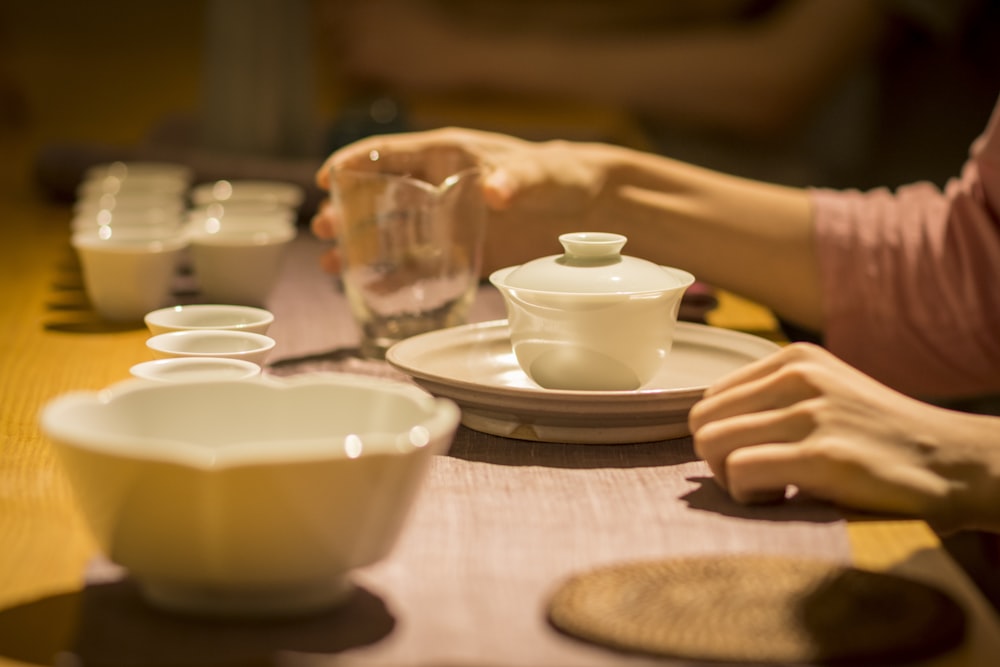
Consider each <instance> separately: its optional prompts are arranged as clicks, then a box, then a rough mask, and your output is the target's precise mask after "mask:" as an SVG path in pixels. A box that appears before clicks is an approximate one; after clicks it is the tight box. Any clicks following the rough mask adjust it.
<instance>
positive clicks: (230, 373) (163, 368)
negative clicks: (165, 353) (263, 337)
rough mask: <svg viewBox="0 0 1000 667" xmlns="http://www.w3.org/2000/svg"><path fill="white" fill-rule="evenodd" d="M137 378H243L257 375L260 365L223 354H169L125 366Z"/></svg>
mask: <svg viewBox="0 0 1000 667" xmlns="http://www.w3.org/2000/svg"><path fill="white" fill-rule="evenodd" d="M129 371H130V372H131V374H132V375H133V376H135V377H137V378H145V379H147V380H158V381H160V382H198V381H208V380H245V379H247V378H252V377H257V376H258V375H260V366H258V365H257V364H255V363H253V362H252V361H246V360H244V359H226V358H225V357H170V358H167V359H154V360H153V361H143V362H142V363H138V364H136V365H134V366H132V368H130V369H129Z"/></svg>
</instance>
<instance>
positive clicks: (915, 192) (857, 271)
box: [812, 100, 1000, 398]
mask: <svg viewBox="0 0 1000 667" xmlns="http://www.w3.org/2000/svg"><path fill="white" fill-rule="evenodd" d="M812 197H813V206H814V213H815V219H816V234H817V243H818V248H819V257H820V272H821V279H822V289H823V311H824V316H825V322H826V326H825V340H826V345H827V347H828V348H829V349H830V350H831V351H832V352H833V353H834V354H836V355H838V356H839V357H841V358H842V359H844V360H845V361H847V362H848V363H850V364H851V365H853V366H855V367H856V368H858V369H860V370H862V371H864V372H865V373H868V374H869V375H872V376H873V377H875V378H876V379H878V380H881V381H882V382H884V383H886V384H888V385H890V386H893V387H895V388H897V389H899V390H901V391H905V392H907V393H909V394H912V395H916V396H921V397H925V398H943V397H960V396H972V395H977V394H989V393H997V392H1000V100H998V104H997V106H996V107H995V108H994V110H993V116H992V118H991V119H990V122H989V124H988V126H987V128H986V131H985V132H984V133H983V135H982V136H980V137H979V139H977V140H976V142H975V143H974V144H973V145H972V149H971V151H970V157H969V160H968V161H967V162H966V164H965V166H964V167H963V169H962V175H961V177H960V178H954V179H952V180H951V181H949V182H948V184H947V185H946V186H945V188H944V191H943V192H942V191H941V190H940V189H938V188H937V187H935V186H934V185H932V184H930V183H916V184H913V185H908V186H904V187H901V188H899V189H898V190H897V191H896V192H895V193H892V192H890V191H889V190H887V189H884V188H882V189H876V190H872V191H870V192H858V191H856V190H850V191H832V190H820V189H815V190H812Z"/></svg>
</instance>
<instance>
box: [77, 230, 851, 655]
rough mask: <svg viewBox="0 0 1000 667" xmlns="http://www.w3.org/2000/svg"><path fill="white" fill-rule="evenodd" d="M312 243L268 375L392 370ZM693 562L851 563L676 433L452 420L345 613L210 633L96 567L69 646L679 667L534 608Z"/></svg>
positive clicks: (292, 268)
mask: <svg viewBox="0 0 1000 667" xmlns="http://www.w3.org/2000/svg"><path fill="white" fill-rule="evenodd" d="M322 250H323V246H322V245H321V244H320V243H319V242H316V241H314V240H312V239H311V238H308V237H304V238H303V237H300V239H299V240H298V241H297V242H296V243H295V244H294V245H293V247H292V249H291V251H290V253H289V255H288V258H287V263H286V270H285V272H284V274H283V278H282V282H281V284H279V285H278V287H277V289H276V290H275V293H274V295H273V298H272V300H271V303H270V304H269V307H270V308H271V310H272V311H274V313H275V318H276V319H275V324H274V326H273V327H272V331H271V334H272V335H273V336H274V337H275V338H276V340H277V341H278V345H277V347H276V349H275V353H274V356H273V357H272V364H271V368H270V369H269V371H268V372H271V373H274V374H280V375H289V374H295V373H299V372H307V371H311V370H333V371H345V372H356V373H375V374H385V375H398V374H397V372H396V371H394V370H392V369H390V368H389V367H388V366H386V365H384V364H383V363H380V362H372V361H362V360H359V359H356V358H354V357H353V356H352V355H351V350H352V349H353V346H354V345H355V344H356V341H357V332H356V329H355V328H354V325H353V322H352V321H351V320H350V318H349V315H348V314H347V311H346V306H345V303H344V301H343V297H342V296H341V295H340V294H339V293H338V291H337V289H336V286H335V282H334V280H333V279H331V278H329V277H327V276H324V275H323V274H322V273H320V271H319V269H318V262H317V258H318V255H319V253H320V252H322ZM491 289H492V288H483V290H482V291H481V295H480V299H479V300H478V301H477V304H476V307H475V308H474V311H473V319H475V320H484V319H494V318H496V317H498V316H502V313H503V311H502V303H501V302H500V301H499V298H498V297H496V296H495V295H494V294H491ZM704 553H774V554H787V555H793V556H802V557H819V558H825V559H829V560H834V561H839V562H844V563H846V562H849V560H850V548H849V544H848V541H847V535H846V531H845V529H844V523H843V521H842V520H841V518H840V516H839V515H838V513H837V512H836V511H835V510H833V509H831V508H830V507H828V506H826V505H823V504H819V503H815V502H811V501H809V500H807V499H804V498H792V499H791V500H790V501H789V502H786V503H784V504H781V505H776V506H766V507H743V506H741V505H738V504H736V503H734V502H733V501H731V500H730V499H729V498H728V496H727V495H726V494H725V493H724V492H722V491H721V490H720V489H719V487H718V486H716V485H715V483H714V481H713V480H712V479H711V474H710V472H709V470H708V468H707V466H706V465H705V463H704V462H703V461H701V460H699V459H698V458H697V457H696V456H695V455H694V452H693V448H692V443H691V440H690V438H682V439H677V440H671V441H663V442H653V443H643V444H629V445H568V444H558V443H536V442H528V441H519V440H512V439H507V438H501V437H497V436H493V435H488V434H484V433H479V432H476V431H472V430H470V429H467V428H465V427H461V428H460V429H459V431H458V433H457V434H456V437H455V441H454V443H453V445H452V448H451V450H450V452H449V453H448V455H447V456H439V457H436V458H435V460H434V461H433V463H432V465H431V468H430V471H429V476H428V479H427V482H426V484H425V486H424V488H423V489H422V492H421V494H420V495H419V497H418V500H417V501H416V503H415V505H414V507H413V508H412V513H411V515H410V518H409V521H408V523H407V525H406V527H405V529H404V531H403V534H402V535H401V537H400V540H399V542H398V544H397V546H396V548H395V549H394V551H393V552H392V554H391V555H390V556H389V557H388V558H387V559H385V560H384V561H382V562H380V563H377V564H375V565H373V566H370V567H368V568H365V569H363V570H359V571H358V572H356V573H355V577H354V578H355V581H356V583H357V584H358V586H359V591H358V593H357V595H356V596H355V597H354V599H352V601H351V602H350V603H349V604H348V605H347V606H346V607H345V608H343V609H341V610H339V611H335V612H331V614H328V615H321V616H320V617H317V618H314V619H311V620H302V621H300V622H299V625H297V626H296V625H294V623H292V624H291V625H290V624H289V623H279V624H277V625H276V626H267V625H266V624H265V625H260V624H258V625H256V626H254V625H253V624H249V625H248V624H246V623H239V622H232V623H225V622H222V623H218V624H215V625H214V626H210V628H211V632H210V633H209V631H208V630H206V629H205V627H204V624H201V625H199V624H197V623H194V622H191V621H184V620H179V619H170V618H168V617H166V616H165V615H161V614H157V613H155V612H154V611H152V610H143V609H142V606H141V605H140V604H138V603H137V602H136V601H135V599H134V598H135V595H134V591H130V590H128V589H123V588H121V586H120V585H119V584H114V583H108V582H109V581H111V582H113V581H114V580H116V579H118V578H120V576H121V573H120V572H117V571H115V570H114V569H112V568H109V567H108V566H107V565H106V564H102V563H100V562H97V563H95V565H94V567H93V568H91V572H90V574H89V578H90V581H91V586H90V588H89V589H88V591H87V592H86V594H85V604H84V605H83V607H84V611H85V613H84V615H83V621H82V624H81V632H80V633H79V635H78V636H79V642H80V643H81V646H80V647H79V648H80V650H81V653H82V655H90V656H92V657H93V656H103V657H104V658H105V659H108V660H110V661H111V662H122V663H125V664H127V663H130V662H132V663H141V662H143V661H144V660H149V659H150V657H151V653H150V651H153V650H156V651H157V653H156V654H155V655H156V656H157V657H158V658H160V659H163V660H166V661H168V662H169V661H170V660H171V659H175V660H178V661H180V660H183V659H185V658H190V657H191V656H192V655H196V656H198V657H199V658H202V659H203V658H205V657H206V655H208V654H207V653H206V651H208V653H211V654H212V655H216V654H218V655H217V657H218V659H219V660H221V659H222V658H225V659H226V660H227V661H228V660H232V659H235V658H239V659H241V660H246V659H250V658H254V659H260V658H262V657H263V655H264V654H274V655H278V654H280V655H283V656H284V659H283V660H281V662H282V663H284V662H285V661H286V660H287V661H290V663H291V664H315V665H326V664H330V665H333V664H336V665H393V666H403V665H532V666H533V667H539V666H545V665H560V666H567V665H588V666H589V665H595V666H596V665H611V664H614V665H620V664H637V665H641V664H680V663H677V662H671V661H663V660H655V659H652V658H644V657H639V656H625V655H622V654H620V653H617V652H614V651H610V650H606V649H603V648H599V647H596V646H591V645H589V644H586V643H583V642H580V641H577V640H575V639H572V638H569V637H567V636H564V635H562V634H560V633H559V632H558V631H556V630H555V629H553V628H552V627H551V626H550V625H549V624H548V623H547V621H546V619H545V603H546V600H547V598H548V595H549V594H550V593H551V592H552V591H553V590H554V588H555V587H556V586H557V585H558V584H559V583H560V582H561V581H562V580H563V579H564V578H566V577H568V576H569V575H571V574H574V573H577V572H580V571H583V570H586V569H588V568H591V567H594V566H599V565H605V564H609V563H615V562H620V561H627V560H634V559H651V558H664V557H670V556H683V555H692V554H704ZM88 606H89V607H90V608H91V609H93V610H94V612H93V613H90V614H88V613H86V609H87V608H88ZM115 619H117V621H116V620H115ZM137 625H138V627H140V628H141V630H140V631H139V636H142V637H145V639H146V641H145V642H144V643H139V642H137V641H136V640H135V634H134V632H135V627H136V626H137ZM130 627H131V628H133V634H132V635H129V634H128V628H130ZM255 627H256V629H254V628H255ZM155 628H159V630H156V629H155ZM114 637H117V639H113V638H114ZM128 637H131V639H129V638H128ZM168 638H169V639H168ZM151 647H158V648H156V649H153V648H151ZM209 647H211V648H209ZM220 651H221V652H222V653H219V652H220ZM226 651H228V652H226ZM213 652H214V653H213ZM111 658H117V659H111ZM270 659H271V658H268V660H270ZM158 661H159V660H157V661H154V662H158ZM147 664H150V663H148V662H147Z"/></svg>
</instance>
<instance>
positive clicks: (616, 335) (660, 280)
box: [490, 232, 694, 391]
mask: <svg viewBox="0 0 1000 667" xmlns="http://www.w3.org/2000/svg"><path fill="white" fill-rule="evenodd" d="M626 241H627V239H626V237H624V236H622V235H621V234H610V233H604V232H576V233H572V234H563V235H561V236H560V237H559V242H560V243H561V244H562V246H563V248H564V249H565V251H566V252H565V254H563V255H552V256H549V257H542V258H540V259H536V260H532V261H530V262H527V263H525V264H521V265H518V266H511V267H507V268H504V269H500V270H498V271H495V272H494V273H493V274H491V275H490V282H491V283H493V285H494V286H496V287H497V289H499V290H500V292H501V294H503V297H504V301H505V302H506V305H507V316H508V319H509V320H510V335H511V345H512V347H513V350H514V354H515V356H516V357H517V361H518V364H519V365H520V366H521V369H522V370H524V372H525V373H526V374H527V375H528V377H530V378H531V379H532V380H534V381H535V382H536V383H538V384H539V385H540V386H542V387H544V388H546V389H560V390H582V391H632V390H635V389H639V388H641V387H642V386H643V385H645V384H646V383H648V382H649V381H650V380H651V379H652V378H653V376H654V375H656V373H657V371H658V370H659V369H660V368H661V366H662V365H663V363H664V361H666V359H667V355H668V354H669V353H670V348H671V345H672V344H673V338H674V328H675V326H676V324H677V312H678V309H679V307H680V303H681V297H682V296H683V295H684V291H685V290H686V289H687V288H688V287H689V286H690V285H691V284H692V283H693V282H694V276H692V275H691V274H690V273H688V272H687V271H682V270H680V269H675V268H671V267H666V266H659V265H657V264H654V263H652V262H648V261H646V260H643V259H639V258H636V257H628V256H625V255H622V254H621V250H622V248H623V247H624V245H625V243H626Z"/></svg>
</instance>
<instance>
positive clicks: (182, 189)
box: [73, 162, 305, 229]
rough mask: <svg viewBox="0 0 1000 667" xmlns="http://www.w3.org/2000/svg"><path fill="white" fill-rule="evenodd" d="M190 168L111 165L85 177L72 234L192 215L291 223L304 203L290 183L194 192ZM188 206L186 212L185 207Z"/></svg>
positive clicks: (229, 184)
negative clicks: (280, 216) (286, 218)
mask: <svg viewBox="0 0 1000 667" xmlns="http://www.w3.org/2000/svg"><path fill="white" fill-rule="evenodd" d="M193 179H194V172H193V170H192V169H191V168H189V167H187V166H185V165H180V164H171V163H164V162H134V163H126V162H113V163H109V164H102V165H96V166H93V167H91V168H89V169H87V170H86V171H85V172H84V176H83V179H82V181H81V183H80V185H79V186H78V187H77V191H76V203H75V204H74V207H73V214H74V215H73V228H74V229H78V228H85V227H91V226H95V225H102V224H104V225H108V224H114V225H137V224H162V223H171V222H173V223H178V224H179V223H180V222H181V220H182V219H183V217H184V215H185V214H186V213H188V212H190V211H194V212H201V213H204V214H206V215H211V216H213V217H222V215H223V214H224V213H234V214H236V213H238V214H247V213H253V214H257V213H268V214H270V213H285V214H288V215H290V216H291V217H292V218H293V219H294V216H295V215H296V214H297V212H298V209H299V207H300V206H301V205H302V202H303V199H304V197H305V192H304V191H303V189H302V188H301V187H300V186H299V185H297V184H294V183H288V182H284V181H272V180H250V179H244V180H217V181H212V182H208V183H201V184H198V185H195V186H192V184H193ZM189 201H190V208H189V205H188V203H189Z"/></svg>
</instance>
